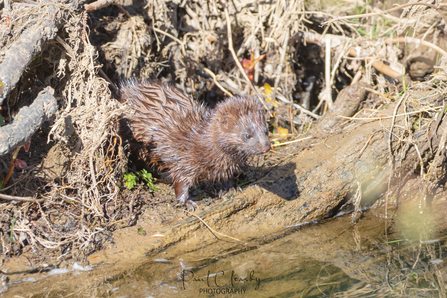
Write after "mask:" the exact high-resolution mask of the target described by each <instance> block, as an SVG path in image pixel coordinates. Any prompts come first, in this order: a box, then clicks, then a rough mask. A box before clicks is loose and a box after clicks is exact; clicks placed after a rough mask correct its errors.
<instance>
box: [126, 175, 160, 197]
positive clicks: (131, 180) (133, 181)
mask: <svg viewBox="0 0 447 298" xmlns="http://www.w3.org/2000/svg"><path fill="white" fill-rule="evenodd" d="M137 175H138V176H137ZM138 177H140V178H141V179H143V180H144V181H145V182H146V185H147V187H149V189H150V190H153V191H158V192H161V191H160V190H159V189H157V188H156V187H155V186H154V183H153V182H152V173H149V172H148V171H146V170H145V169H143V170H141V171H138V172H136V173H134V172H129V173H127V174H124V180H125V181H126V187H127V188H128V189H130V190H132V189H133V188H134V187H135V185H137V179H138Z"/></svg>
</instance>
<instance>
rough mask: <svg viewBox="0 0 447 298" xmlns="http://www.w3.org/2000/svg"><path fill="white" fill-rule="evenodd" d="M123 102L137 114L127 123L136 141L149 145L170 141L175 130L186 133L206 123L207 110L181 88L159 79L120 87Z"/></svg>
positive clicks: (125, 84)
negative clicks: (192, 126) (168, 135)
mask: <svg viewBox="0 0 447 298" xmlns="http://www.w3.org/2000/svg"><path fill="white" fill-rule="evenodd" d="M120 93H121V101H123V102H127V104H128V105H129V106H130V107H131V108H132V109H133V110H134V111H135V113H134V115H131V116H128V117H127V124H128V126H129V129H130V131H131V133H132V136H133V138H135V140H136V141H138V142H142V143H145V144H149V143H154V142H155V143H157V142H159V141H161V140H164V139H166V135H167V134H172V133H173V132H174V131H175V130H179V129H180V130H181V131H182V132H181V133H185V129H186V130H188V129H189V128H190V126H191V125H192V124H195V123H199V122H201V121H203V117H204V115H205V114H206V112H205V108H204V107H202V106H201V105H200V104H198V103H197V102H196V101H194V100H193V99H192V98H190V97H188V96H186V95H184V94H183V93H182V92H181V91H180V90H179V89H177V88H175V87H173V86H171V85H169V84H164V83H162V82H160V81H155V80H143V81H137V80H129V81H127V82H125V83H123V84H122V87H121V88H120Z"/></svg>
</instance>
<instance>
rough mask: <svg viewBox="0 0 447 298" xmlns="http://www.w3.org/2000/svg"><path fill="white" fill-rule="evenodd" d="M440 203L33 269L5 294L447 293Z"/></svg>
mask: <svg viewBox="0 0 447 298" xmlns="http://www.w3.org/2000/svg"><path fill="white" fill-rule="evenodd" d="M435 211H436V212H434V211H430V210H429V209H421V207H420V206H417V205H416V206H413V207H411V205H408V204H407V205H406V207H401V208H400V209H399V211H398V212H397V213H396V214H393V213H392V212H390V213H389V214H391V215H390V219H388V220H385V219H384V218H383V214H384V212H383V211H377V210H376V211H373V210H369V211H367V212H366V216H365V217H363V218H361V219H360V220H358V221H357V222H355V223H353V221H352V218H351V216H350V215H344V216H341V217H336V218H332V219H329V220H325V221H321V222H318V223H311V224H308V225H302V226H298V227H293V228H288V229H285V230H283V231H281V232H279V233H277V234H274V235H266V236H265V237H263V239H252V240H251V241H249V242H248V244H246V245H244V244H241V243H239V242H237V241H234V240H230V239H225V238H223V237H221V239H220V240H217V239H213V240H210V239H209V238H203V236H197V237H192V238H196V239H195V240H196V242H194V243H190V242H189V240H190V239H187V240H185V241H182V242H179V243H177V244H175V245H172V246H171V247H168V248H167V249H165V250H163V251H160V252H157V253H153V254H151V255H148V256H145V257H143V258H140V265H137V266H133V268H132V267H128V268H124V269H122V270H120V272H121V273H119V274H115V273H113V274H112V273H111V272H112V271H113V270H111V269H112V268H114V265H113V264H102V265H100V266H98V267H97V268H95V269H94V270H93V271H92V272H83V271H81V272H78V273H77V274H74V273H73V272H70V273H67V274H61V275H59V276H58V277H55V276H51V277H44V276H42V275H40V276H37V277H36V275H34V276H33V277H32V278H33V279H32V281H33V282H29V281H30V279H29V278H30V276H29V275H23V276H22V277H21V278H22V280H23V282H22V283H20V284H17V283H15V284H12V283H10V285H9V289H8V290H7V291H6V294H4V295H6V296H8V294H10V295H13V294H17V293H22V294H23V293H25V292H26V293H27V294H29V295H34V297H44V296H46V297H59V296H61V295H62V296H65V295H70V296H74V297H86V295H87V296H89V297H94V296H100V297H177V296H178V297H180V296H182V297H402V296H404V297H445V278H446V275H447V268H446V265H445V264H446V262H447V259H446V257H445V256H446V255H447V249H446V245H445V243H446V234H447V233H446V232H445V231H447V230H446V229H445V224H444V218H445V213H444V212H443V211H442V210H435ZM199 235H200V234H199ZM197 238H198V239H197ZM202 238H203V239H202ZM46 275H47V276H49V274H48V273H47V274H46ZM26 281H28V282H26Z"/></svg>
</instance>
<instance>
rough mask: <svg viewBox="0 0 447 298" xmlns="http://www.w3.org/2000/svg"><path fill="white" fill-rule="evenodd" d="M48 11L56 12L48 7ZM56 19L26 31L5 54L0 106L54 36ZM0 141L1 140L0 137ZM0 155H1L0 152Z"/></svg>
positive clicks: (0, 86) (1, 78)
mask: <svg viewBox="0 0 447 298" xmlns="http://www.w3.org/2000/svg"><path fill="white" fill-rule="evenodd" d="M50 10H56V8H54V7H50ZM56 19H59V18H56V17H55V16H53V17H50V16H48V17H46V18H45V19H43V21H41V22H39V23H37V24H35V25H34V26H32V27H30V28H28V29H26V30H25V31H24V32H23V33H22V34H21V35H20V37H19V39H18V40H17V41H15V42H14V44H13V45H12V46H11V48H10V49H9V50H8V52H7V53H6V55H5V57H4V59H3V62H2V63H1V64H0V105H2V103H3V101H4V100H5V98H6V96H7V95H8V94H9V92H10V91H11V90H12V89H14V87H15V85H16V84H17V82H18V81H19V80H20V77H21V76H22V74H23V72H24V71H25V69H26V67H27V66H28V64H30V63H31V61H32V60H33V58H34V56H35V55H36V54H37V53H39V52H40V51H41V50H42V47H43V44H44V43H45V42H46V41H47V40H50V39H53V38H54V37H55V36H56V32H57V27H56ZM0 140H3V139H2V138H1V137H0ZM0 155H2V153H1V150H0Z"/></svg>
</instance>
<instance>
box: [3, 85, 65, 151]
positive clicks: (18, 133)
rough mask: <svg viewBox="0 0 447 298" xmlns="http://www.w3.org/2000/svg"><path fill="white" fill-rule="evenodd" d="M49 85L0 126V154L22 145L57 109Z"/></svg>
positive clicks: (52, 91)
mask: <svg viewBox="0 0 447 298" xmlns="http://www.w3.org/2000/svg"><path fill="white" fill-rule="evenodd" d="M53 93H54V90H53V89H52V88H51V87H46V88H45V89H43V90H42V91H41V92H40V93H39V95H38V96H37V98H36V99H35V100H34V102H33V103H32V104H31V105H30V106H29V107H23V108H21V109H20V111H19V113H18V114H17V115H16V116H15V118H14V121H13V122H12V123H10V124H8V125H6V126H3V127H0V156H1V155H4V154H6V153H8V152H10V151H11V150H12V149H14V148H16V147H17V146H20V145H24V144H25V143H26V142H27V140H28V139H29V138H30V137H31V136H32V135H33V134H34V132H36V131H37V129H38V128H39V127H40V126H41V125H42V123H43V122H44V121H45V120H46V119H48V118H49V117H51V116H52V115H54V114H55V113H56V111H57V102H56V99H55V98H54V97H53Z"/></svg>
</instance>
